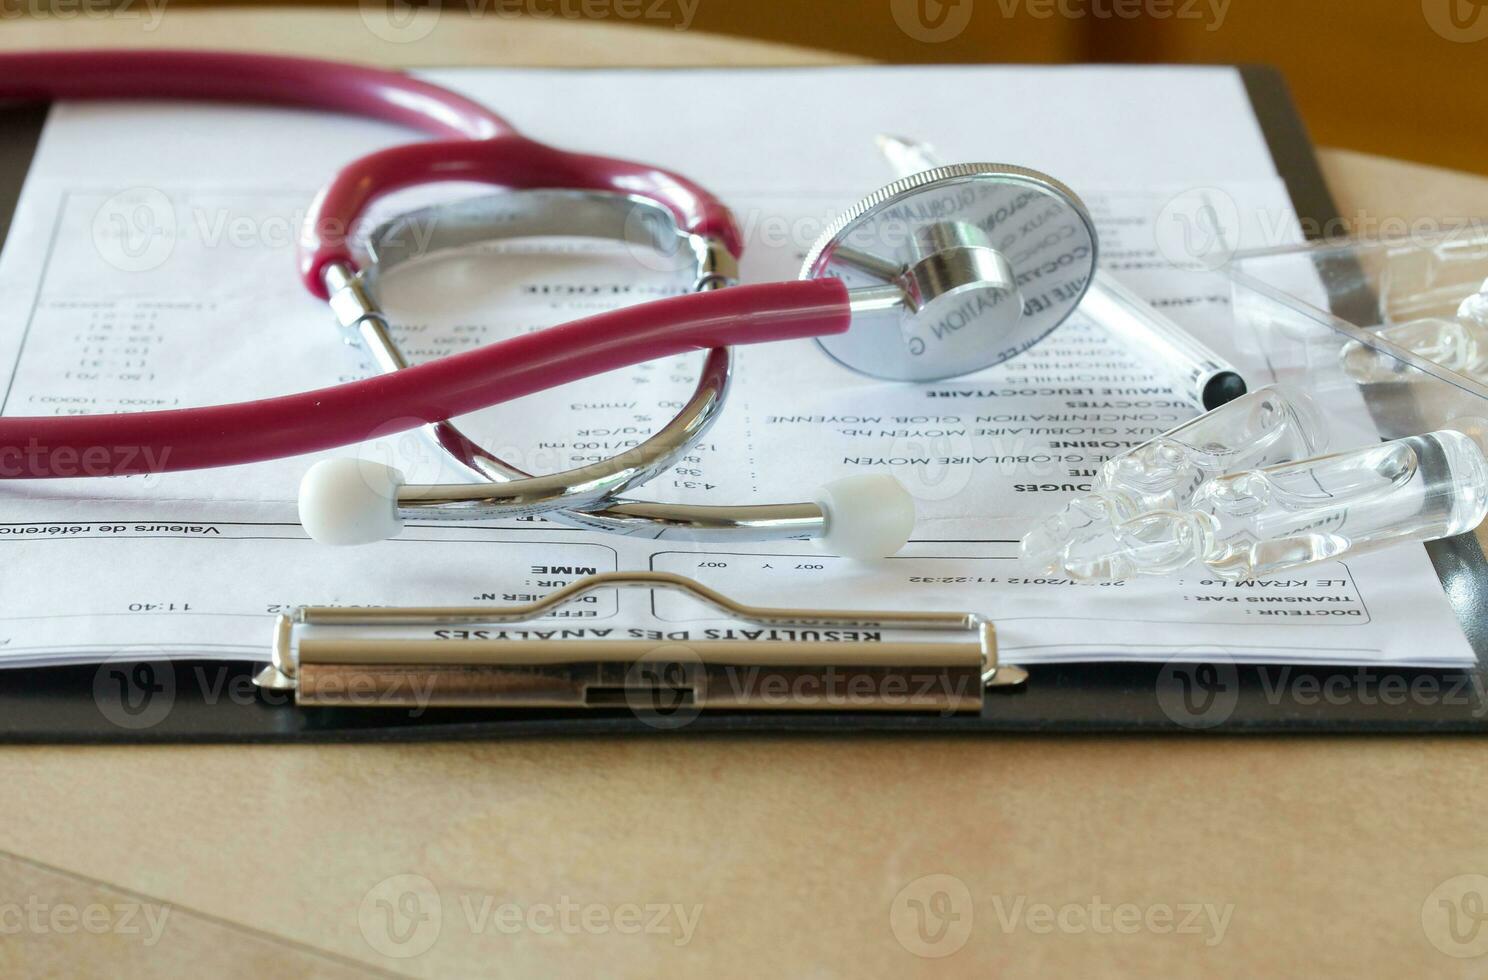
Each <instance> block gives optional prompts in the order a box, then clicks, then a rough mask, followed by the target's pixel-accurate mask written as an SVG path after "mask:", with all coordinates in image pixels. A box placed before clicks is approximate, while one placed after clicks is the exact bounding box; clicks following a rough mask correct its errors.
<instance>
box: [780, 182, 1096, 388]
mask: <svg viewBox="0 0 1488 980" xmlns="http://www.w3.org/2000/svg"><path fill="white" fill-rule="evenodd" d="M1096 260H1097V237H1096V231H1095V224H1094V222H1093V221H1092V220H1091V217H1090V212H1089V210H1088V209H1087V208H1086V207H1085V204H1084V202H1083V201H1081V200H1080V198H1079V196H1078V195H1076V194H1075V192H1074V191H1072V190H1070V189H1069V188H1068V187H1066V186H1065V185H1064V184H1062V183H1060V182H1059V181H1057V180H1055V179H1054V178H1053V177H1050V176H1048V175H1047V174H1043V173H1040V172H1038V171H1036V170H1028V169H1026V168H1023V167H1014V166H1008V165H1005V164H997V163H967V164H957V165H954V166H943V167H936V168H934V169H931V170H926V171H924V172H922V173H917V174H914V175H912V176H909V177H905V178H904V179H902V180H898V181H895V182H894V183H892V184H890V185H888V186H887V187H884V188H882V189H880V190H878V191H877V192H875V193H873V194H871V195H869V196H868V197H866V198H864V199H863V200H861V201H859V202H858V203H857V204H855V205H853V207H851V208H849V209H848V210H847V211H846V212H844V213H843V214H842V215H841V216H840V217H838V218H837V219H836V220H835V221H833V222H832V224H831V225H830V226H829V227H828V228H827V230H826V232H825V233H824V234H823V235H822V237H821V238H820V239H819V240H818V241H817V242H816V244H815V245H814V246H813V247H812V248H811V251H810V252H808V253H807V256H806V261H805V263H804V264H803V265H802V268H801V278H803V279H820V278H826V277H836V278H840V279H842V280H843V281H844V282H845V283H846V284H847V285H848V287H849V288H850V290H851V295H852V300H853V321H852V326H851V328H850V329H849V330H848V331H847V332H846V333H844V334H839V335H836V336H832V337H824V338H821V339H819V340H818V341H817V343H818V344H819V345H820V346H821V348H822V349H823V350H824V351H825V352H826V353H827V354H828V355H829V356H830V357H832V358H833V359H834V360H837V361H838V362H840V363H842V364H844V365H846V366H847V367H849V368H851V369H852V370H854V371H858V372H860V373H862V374H867V375H871V376H873V377H877V378H886V379H890V380H895V381H937V380H941V379H944V378H951V377H957V376H959V375H963V374H969V373H971V372H973V371H978V370H981V369H982V368H987V367H991V366H993V365H996V364H1001V363H1002V362H1003V361H1006V360H1008V359H1010V358H1013V357H1016V356H1017V355H1019V354H1021V353H1023V352H1024V351H1026V350H1028V348H1030V347H1032V346H1033V345H1034V344H1036V343H1038V342H1039V341H1040V340H1042V339H1043V338H1044V337H1046V336H1048V335H1049V333H1050V332H1051V331H1053V330H1054V328H1055V327H1057V326H1059V325H1060V324H1061V323H1063V322H1064V321H1065V319H1067V318H1068V317H1069V315H1070V314H1071V313H1073V312H1074V310H1075V308H1076V307H1077V306H1079V304H1080V300H1081V299H1082V298H1083V297H1084V295H1085V291H1086V289H1087V288H1089V285H1090V281H1091V277H1092V276H1093V274H1094V272H1095V267H1096Z"/></svg>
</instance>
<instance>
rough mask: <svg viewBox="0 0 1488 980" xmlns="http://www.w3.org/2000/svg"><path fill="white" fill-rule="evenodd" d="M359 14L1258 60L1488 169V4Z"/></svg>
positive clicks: (490, 8) (1300, 85) (1344, 118)
mask: <svg viewBox="0 0 1488 980" xmlns="http://www.w3.org/2000/svg"><path fill="white" fill-rule="evenodd" d="M336 6H337V4H335V3H325V4H320V5H316V6H315V7H314V8H310V7H309V5H295V6H285V5H277V6H276V5H273V4H251V3H241V2H239V3H226V4H222V3H218V4H207V3H202V2H200V0H0V47H3V48H6V49H12V50H14V49H16V48H18V47H26V46H28V45H33V44H47V45H55V44H70V43H88V44H97V43H109V44H114V43H117V44H127V45H144V44H167V45H168V44H173V43H179V38H181V37H182V36H183V35H182V30H183V29H182V28H181V27H180V25H181V24H183V23H185V24H191V23H192V22H199V21H201V20H202V19H203V16H204V15H209V14H210V13H211V12H213V11H216V12H219V13H227V14H230V15H231V16H230V17H229V18H228V19H227V20H225V21H224V23H227V24H228V25H230V26H228V27H226V28H224V29H222V30H221V31H219V34H220V35H221V37H222V38H223V39H225V42H226V43H227V45H228V46H233V47H238V46H246V47H270V48H278V49H291V50H304V49H305V44H304V39H305V38H308V37H310V33H309V32H305V31H301V30H299V29H297V27H296V26H295V25H296V24H299V23H301V21H300V20H299V19H297V17H296V15H299V14H304V13H305V12H307V10H309V9H314V10H316V11H320V12H323V13H324V15H327V16H328V15H330V13H331V11H330V10H329V9H327V8H335V7H336ZM348 8H350V10H348ZM351 11H356V12H357V13H359V14H360V15H361V16H360V18H358V20H359V21H360V22H361V24H360V25H359V26H367V25H373V26H374V28H375V25H376V24H378V23H381V24H382V25H383V27H384V29H381V30H377V29H374V31H373V33H375V34H376V35H377V38H376V39H375V40H379V41H381V42H385V43H384V44H383V46H382V48H381V49H380V50H377V51H374V52H372V53H370V54H369V53H368V51H367V50H364V49H365V45H357V44H353V43H351V39H350V38H347V39H346V40H345V43H344V44H336V45H333V47H334V50H326V47H327V46H326V44H325V36H326V35H325V34H324V32H320V33H319V34H318V35H317V39H316V43H315V45H314V46H313V47H311V49H310V50H309V51H307V52H306V53H318V54H324V55H327V56H344V57H361V58H363V59H370V60H378V61H382V62H384V63H395V64H401V65H419V64H430V65H432V64H460V63H480V62H481V61H482V60H483V59H484V58H485V55H486V54H487V53H494V52H495V51H496V50H497V49H498V48H499V49H500V55H501V56H500V58H499V59H496V58H494V57H493V58H492V59H491V60H493V61H494V60H499V61H500V63H503V64H520V63H521V62H522V58H521V50H520V46H519V44H517V46H515V47H513V45H512V44H508V43H506V42H505V40H504V39H503V38H502V37H501V36H500V35H501V33H502V32H501V31H499V30H498V28H500V27H503V26H504V27H507V28H509V30H507V31H506V32H505V33H508V34H511V35H513V36H515V37H520V36H522V28H523V27H524V26H527V25H524V24H522V23H521V22H523V21H530V22H547V23H549V24H553V23H559V22H565V23H566V22H572V21H575V20H590V21H595V22H600V23H599V24H597V25H596V26H597V27H599V28H600V29H601V30H602V31H603V33H602V34H601V35H599V36H602V37H603V38H604V39H605V40H604V42H603V46H602V47H600V48H597V49H595V51H594V56H595V59H596V61H597V62H603V61H605V60H608V59H606V58H605V57H604V48H605V47H609V48H613V47H614V46H625V47H627V48H628V47H630V46H631V45H635V46H636V47H639V48H646V47H647V46H648V45H649V44H653V43H655V42H656V41H657V39H659V38H660V37H662V36H664V35H671V36H675V35H676V34H677V33H678V32H686V34H687V35H688V36H689V39H700V40H706V37H707V36H709V35H711V36H715V37H732V38H749V39H756V40H759V41H764V42H777V43H784V44H788V45H791V46H794V47H795V48H797V49H817V50H821V51H827V52H833V53H835V54H836V55H839V56H843V57H846V58H852V59H865V60H876V61H886V62H999V61H1006V62H1041V63H1068V62H1130V61H1144V62H1231V63H1233V62H1260V63H1266V64H1272V65H1276V66H1277V67H1279V68H1281V69H1282V71H1283V72H1284V73H1285V74H1286V77H1287V79H1288V80H1289V81H1290V83H1291V86H1292V89H1293V92H1294V95H1295V97H1296V100H1297V102H1298V104H1299V106H1300V108H1301V110H1302V114H1303V117H1304V118H1305V119H1306V121H1307V123H1308V125H1309V126H1310V128H1311V130H1312V134H1313V137H1314V139H1315V140H1316V141H1317V142H1318V143H1319V144H1322V145H1325V146H1333V147H1340V148H1345V149H1351V150H1358V151H1363V152H1367V153H1375V154H1380V155H1383V156H1389V157H1395V158H1399V159H1405V160H1414V161H1419V162H1423V163H1428V164H1435V165H1438V166H1444V167H1453V168H1457V169H1461V170H1468V171H1473V172H1478V173H1488V163H1485V160H1488V128H1485V127H1484V126H1482V125H1480V124H1479V120H1480V118H1481V117H1480V111H1481V109H1482V107H1483V102H1484V92H1485V91H1488V0H420V2H418V3H415V4H412V5H410V4H409V3H408V2H407V0H342V2H341V4H340V13H341V14H342V15H348V14H350V13H351ZM436 13H437V14H438V18H437V20H438V28H437V30H436V29H433V28H432V27H431V28H430V29H429V30H428V31H425V30H423V27H422V26H421V25H425V24H430V25H432V24H433V23H434V21H433V20H432V19H430V18H432V17H433V15H434V14H436ZM320 15H321V14H317V16H320ZM462 20H465V21H470V22H473V23H474V22H479V26H480V28H481V30H479V31H472V32H463V31H462V30H461V27H460V23H461V21H462ZM355 22H356V21H353V23H355ZM151 25H154V26H153V27H152V26H151ZM7 35H8V36H7ZM699 35H701V36H702V38H699ZM215 43H219V44H220V43H223V41H221V40H219V41H218V42H215ZM700 50H707V49H706V45H705V46H704V47H703V48H702V49H700ZM729 60H734V61H736V62H737V55H734V56H732V57H731V58H730V59H729ZM745 60H747V59H745ZM766 60H767V61H772V59H766ZM785 60H787V61H789V60H791V59H790V58H789V57H787V58H786V59H785ZM772 63H780V61H779V54H778V52H776V55H775V57H774V59H773V61H772ZM1161 108H1162V107H1161V106H1154V107H1153V111H1155V112H1160V111H1161ZM986 110H987V111H988V112H989V113H991V112H995V111H996V106H995V105H989V106H987V107H986Z"/></svg>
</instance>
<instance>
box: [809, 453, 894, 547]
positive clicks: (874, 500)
mask: <svg viewBox="0 0 1488 980" xmlns="http://www.w3.org/2000/svg"><path fill="white" fill-rule="evenodd" d="M816 503H817V505H818V506H820V507H821V509H822V512H823V513H824V514H825V515H826V519H827V531H826V533H825V534H823V535H822V537H821V545H822V547H824V548H826V549H827V550H828V551H831V552H834V553H836V554H839V555H843V556H845V557H848V558H854V559H857V560H858V561H874V560H876V559H879V558H887V557H888V556H889V555H892V554H894V553H895V552H897V551H898V550H899V549H900V548H903V547H904V546H905V545H906V544H907V543H908V542H909V536H910V535H911V534H913V533H914V526H915V504H914V497H912V496H910V493H909V491H908V490H906V489H904V484H902V483H900V482H899V481H898V480H896V479H894V477H892V476H889V475H888V474H886V473H882V474H874V475H870V476H850V477H847V478H846V479H842V480H835V481H833V482H832V483H828V484H827V485H826V486H824V487H822V488H821V489H820V490H818V491H817V492H816Z"/></svg>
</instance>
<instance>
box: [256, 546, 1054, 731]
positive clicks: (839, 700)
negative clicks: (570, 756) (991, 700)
mask: <svg viewBox="0 0 1488 980" xmlns="http://www.w3.org/2000/svg"><path fill="white" fill-rule="evenodd" d="M609 588H638V589H662V590H669V591H674V592H682V593H686V594H688V595H690V596H692V597H693V598H695V599H697V600H699V601H701V602H702V603H704V604H705V605H708V606H711V607H712V608H714V609H715V610H718V611H720V612H722V613H724V614H726V615H727V616H728V617H729V618H730V619H734V620H738V621H742V622H747V623H751V624H754V625H757V626H762V627H771V628H774V629H776V630H779V631H780V637H779V638H771V639H768V640H761V639H734V638H724V639H706V640H686V641H678V640H673V639H627V640H611V641H606V640H582V641H569V640H553V639H537V640H534V639H525V638H515V639H488V638H477V639H467V638H464V637H463V636H461V637H459V638H433V639H418V638H411V639H410V638H392V637H383V638H367V637H361V638H345V637H330V636H308V635H307V636H299V635H298V632H297V628H298V627H302V626H303V627H383V628H387V627H436V628H447V627H467V626H481V625H499V624H515V623H523V622H527V621H530V620H533V619H536V618H538V617H540V616H542V615H544V614H546V613H550V612H552V611H554V610H556V609H559V608H560V607H562V606H564V605H567V604H568V603H570V602H573V601H575V600H577V599H580V598H582V597H583V596H585V595H588V594H589V593H592V592H595V591H597V590H600V589H609ZM880 630H885V631H887V630H895V631H897V630H912V631H951V632H969V633H972V634H975V637H976V642H975V643H965V642H946V641H943V640H942V641H917V642H900V641H887V640H883V639H881V638H880V637H878V636H877V635H875V634H876V632H877V631H880ZM724 632H729V631H724ZM823 634H829V637H824V636H823ZM1027 680H1028V673H1027V671H1025V670H1024V669H1022V668H1021V667H1016V666H1013V665H1011V664H1001V663H999V662H998V656H997V634H996V629H995V628H994V626H993V624H992V623H991V622H990V621H989V620H987V619H986V618H985V617H983V616H981V615H980V614H977V613H966V612H869V611H861V612H854V611H840V610H828V609H774V608H766V607H757V606H748V605H744V604H742V603H739V602H735V601H734V600H732V599H729V598H728V597H726V596H724V595H722V594H720V593H718V592H715V591H714V590H712V589H710V588H708V587H707V586H704V585H702V584H701V583H699V582H695V581H693V580H692V579H689V578H685V577H683V576H681V575H673V574H671V573H667V572H611V573H606V574H602V575H594V576H590V577H588V578H585V579H581V580H579V581H577V582H574V583H573V584H571V585H568V586H566V587H564V588H562V589H559V590H558V591H556V592H554V593H552V594H551V595H548V596H545V597H544V598H542V599H539V600H537V601H536V602H531V603H526V604H522V605H513V606H505V607H489V606H484V607H448V608H440V607H426V608H383V607H374V608H363V607H356V608H352V607H329V606H299V607H296V608H295V609H293V610H291V611H290V612H288V613H285V614H282V615H280V616H279V617H277V620H276V622H275V624H274V637H273V643H272V647H271V662H270V664H269V666H267V667H265V668H264V669H263V670H262V671H260V672H259V673H258V674H257V676H255V678H254V683H255V684H257V685H258V686H259V687H260V688H262V689H264V690H272V691H293V692H294V695H295V703H296V704H298V705H300V706H304V707H358V706H362V707H377V708H389V707H394V708H431V707H437V708H444V707H456V708H470V707H480V708H513V709H518V708H522V709H534V708H535V709H584V708H589V709H616V708H626V707H629V708H631V709H632V710H634V711H638V712H640V711H645V712H648V713H649V712H653V711H657V710H661V708H663V707H666V708H670V709H676V710H682V711H700V710H720V709H722V710H743V711H772V710H774V711H781V710H783V711H797V712H800V711H870V712H883V711H889V712H916V713H938V714H958V713H962V712H977V711H980V710H981V707H982V704H983V701H984V698H985V694H986V691H987V690H989V689H1010V688H1018V687H1021V686H1022V685H1024V684H1025V683H1026V682H1027Z"/></svg>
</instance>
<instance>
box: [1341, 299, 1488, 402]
mask: <svg viewBox="0 0 1488 980" xmlns="http://www.w3.org/2000/svg"><path fill="white" fill-rule="evenodd" d="M1375 333H1377V334H1378V335H1379V336H1380V337H1382V338H1384V339H1385V340H1388V341H1390V342H1391V343H1393V344H1395V345H1396V346H1398V347H1403V348H1405V349H1406V350H1408V351H1410V352H1411V353H1413V354H1419V355H1420V356H1422V357H1424V358H1426V360H1428V361H1432V362H1433V363H1436V364H1440V365H1441V366H1442V367H1444V368H1446V369H1447V370H1449V371H1456V372H1457V373H1458V374H1461V375H1465V376H1467V377H1470V378H1474V379H1476V380H1479V381H1484V380H1488V283H1484V284H1483V291H1482V292H1478V293H1474V294H1473V295H1471V296H1469V297H1468V298H1467V299H1465V300H1463V302H1462V305H1461V306H1460V307H1459V308H1458V310H1457V317H1456V319H1451V320H1449V319H1446V318H1444V317H1426V318H1423V319H1420V320H1408V321H1406V322H1405V323H1398V324H1395V325H1394V326H1390V327H1383V328H1381V329H1380V330H1377V331H1375ZM1339 356H1340V357H1341V358H1342V362H1343V370H1344V373H1345V374H1347V375H1348V376H1349V378H1350V379H1352V380H1353V381H1355V382H1357V383H1359V384H1388V383H1390V382H1395V381H1401V380H1406V379H1408V378H1409V377H1410V376H1411V375H1413V374H1415V373H1417V372H1415V371H1414V369H1413V368H1411V367H1410V366H1409V365H1408V364H1405V363H1403V362H1402V361H1400V360H1399V359H1397V358H1396V357H1394V356H1393V355H1391V354H1387V353H1385V352H1384V351H1378V350H1375V349H1374V348H1373V347H1370V346H1368V345H1367V344H1363V343H1360V342H1359V341H1357V340H1351V341H1349V342H1348V343H1347V344H1345V345H1344V346H1343V350H1342V351H1341V352H1340V354H1339Z"/></svg>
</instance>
